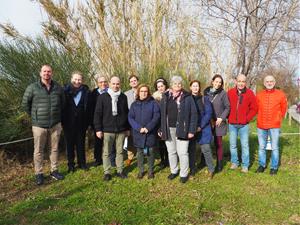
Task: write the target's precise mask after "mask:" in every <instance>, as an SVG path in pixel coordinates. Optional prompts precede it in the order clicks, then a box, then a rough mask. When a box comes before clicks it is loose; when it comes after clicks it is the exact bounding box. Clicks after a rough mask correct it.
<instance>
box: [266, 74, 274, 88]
mask: <svg viewBox="0 0 300 225" xmlns="http://www.w3.org/2000/svg"><path fill="white" fill-rule="evenodd" d="M275 84H276V81H275V78H274V77H273V76H272V75H268V76H266V77H265V78H264V86H265V88H266V89H268V90H271V89H273V88H274V87H275Z"/></svg>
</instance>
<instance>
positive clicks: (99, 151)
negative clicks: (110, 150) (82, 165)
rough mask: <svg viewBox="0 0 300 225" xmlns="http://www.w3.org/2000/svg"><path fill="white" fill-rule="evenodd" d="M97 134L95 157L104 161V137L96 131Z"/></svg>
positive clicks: (98, 160)
mask: <svg viewBox="0 0 300 225" xmlns="http://www.w3.org/2000/svg"><path fill="white" fill-rule="evenodd" d="M94 135H95V144H94V159H95V161H96V162H99V163H101V162H102V147H103V138H101V139H100V138H98V137H97V135H96V132H94Z"/></svg>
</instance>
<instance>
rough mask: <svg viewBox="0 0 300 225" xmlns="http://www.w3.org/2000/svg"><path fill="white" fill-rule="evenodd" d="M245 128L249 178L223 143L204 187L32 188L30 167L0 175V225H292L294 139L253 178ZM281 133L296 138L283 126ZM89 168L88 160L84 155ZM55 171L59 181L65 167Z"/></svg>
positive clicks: (91, 184) (81, 183) (202, 178)
mask: <svg viewBox="0 0 300 225" xmlns="http://www.w3.org/2000/svg"><path fill="white" fill-rule="evenodd" d="M255 127H256V126H255V124H252V125H251V133H252V134H251V136H250V143H251V167H250V171H249V173H248V174H242V173H241V172H240V170H237V171H231V170H230V169H229V166H230V163H229V161H228V160H229V151H228V139H226V140H225V146H226V149H225V158H226V160H227V163H226V166H225V169H224V171H222V172H221V173H218V174H216V175H215V177H214V179H213V180H208V178H207V174H206V169H202V170H200V171H198V173H197V174H196V176H195V177H194V178H193V179H190V180H189V181H188V182H187V183H186V184H181V183H180V182H179V180H178V179H175V180H174V181H168V179H167V175H168V173H169V170H168V169H164V170H162V171H160V170H159V168H158V166H157V167H156V168H155V172H156V173H155V179H154V180H151V181H150V180H147V178H144V179H143V180H137V179H136V176H137V168H136V163H134V164H133V165H132V166H131V167H130V168H127V172H129V178H128V179H127V180H120V179H118V178H113V180H112V181H111V182H108V183H105V182H103V181H102V176H103V170H102V168H101V167H97V168H94V167H91V168H90V170H89V171H87V172H83V171H76V172H75V173H74V174H67V175H66V178H65V180H63V181H61V182H55V181H52V180H50V178H47V182H46V183H47V184H46V185H44V186H42V187H36V186H35V184H34V177H33V175H32V165H22V167H19V166H15V168H14V169H13V170H12V169H11V168H8V169H7V171H5V173H4V174H1V181H2V182H1V184H0V190H1V201H0V202H1V203H0V224H110V223H113V222H118V223H121V224H176V225H177V224H299V223H300V214H299V205H300V200H299V185H300V180H299V172H300V168H299V136H298V135H296V136H286V135H282V137H281V144H280V147H281V166H280V169H279V172H278V174H277V175H276V176H270V175H269V169H267V170H266V171H265V173H263V174H256V173H255V170H256V168H257V166H258V165H257V147H258V144H257V137H256V135H255V132H256V129H255ZM282 131H283V132H294V133H296V132H299V125H296V124H295V123H293V125H292V126H291V127H289V126H288V125H287V121H285V122H284V124H283V129H282ZM88 155H89V160H92V154H91V152H90V151H89V152H88ZM62 171H63V172H64V173H66V171H67V167H66V161H65V160H63V163H62Z"/></svg>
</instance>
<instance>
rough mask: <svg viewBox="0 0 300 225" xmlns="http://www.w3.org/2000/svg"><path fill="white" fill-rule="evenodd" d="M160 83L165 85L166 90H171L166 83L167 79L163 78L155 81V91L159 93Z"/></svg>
mask: <svg viewBox="0 0 300 225" xmlns="http://www.w3.org/2000/svg"><path fill="white" fill-rule="evenodd" d="M160 82H161V83H163V85H165V86H166V89H168V88H169V86H168V82H167V81H166V79H165V78H163V77H160V78H157V79H156V80H155V82H154V89H155V90H156V91H157V84H158V83H160Z"/></svg>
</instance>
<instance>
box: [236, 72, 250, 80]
mask: <svg viewBox="0 0 300 225" xmlns="http://www.w3.org/2000/svg"><path fill="white" fill-rule="evenodd" d="M239 76H244V77H246V79H247V76H246V75H245V74H243V73H239V74H238V75H237V76H236V77H235V79H236V80H237V78H238V77H239Z"/></svg>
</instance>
